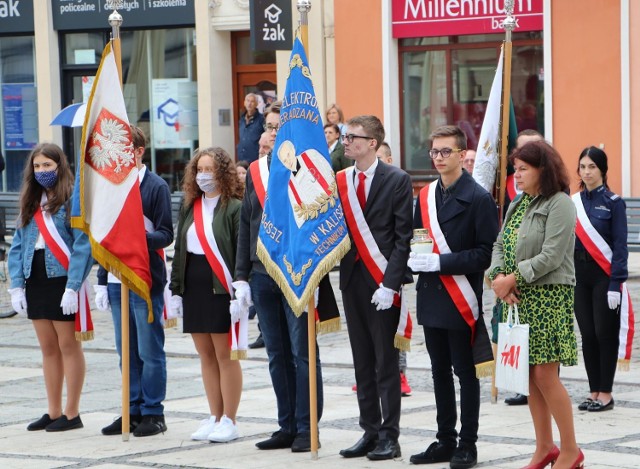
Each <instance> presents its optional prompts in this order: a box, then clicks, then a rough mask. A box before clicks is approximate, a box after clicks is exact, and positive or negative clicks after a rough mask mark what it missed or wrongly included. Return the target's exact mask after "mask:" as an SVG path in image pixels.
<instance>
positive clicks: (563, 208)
mask: <svg viewBox="0 0 640 469" xmlns="http://www.w3.org/2000/svg"><path fill="white" fill-rule="evenodd" d="M521 200H522V198H516V200H515V201H514V202H513V203H512V204H511V206H510V207H509V210H507V216H506V217H505V223H504V224H505V225H506V223H507V221H508V220H509V218H510V217H511V215H512V213H513V211H514V210H515V208H516V207H517V206H518V205H519V204H520V202H521ZM575 225H576V209H575V206H574V204H573V202H572V201H571V198H570V197H569V196H568V195H567V194H565V193H564V192H558V193H557V194H555V195H552V196H551V197H542V196H538V197H536V198H535V199H533V200H532V201H531V205H530V206H529V207H528V208H527V211H526V212H525V214H524V217H523V218H522V223H521V224H520V229H519V230H518V241H517V243H516V262H517V264H518V271H519V272H520V274H521V275H522V278H523V279H524V280H525V281H526V282H527V283H528V284H530V285H549V284H564V285H575V284H576V276H575V269H574V264H573V248H574V244H575ZM503 229H504V225H503ZM496 268H499V269H503V268H504V252H503V247H502V231H500V234H499V235H498V239H497V240H496V242H495V243H494V245H493V253H492V256H491V267H490V270H489V271H490V272H493V271H494V269H496Z"/></svg>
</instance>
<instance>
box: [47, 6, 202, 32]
mask: <svg viewBox="0 0 640 469" xmlns="http://www.w3.org/2000/svg"><path fill="white" fill-rule="evenodd" d="M194 1H195V0H128V1H127V0H125V1H123V2H122V4H123V5H122V7H121V8H118V12H119V13H120V14H121V15H122V17H123V19H124V22H123V23H122V27H123V28H143V27H150V26H188V25H193V24H195V6H194ZM106 3H107V2H106V1H105V0H51V6H52V12H53V28H54V29H56V30H66V31H69V30H78V29H83V30H84V29H108V28H110V26H109V22H108V18H109V15H110V14H111V12H112V11H113V9H109V8H107V5H106Z"/></svg>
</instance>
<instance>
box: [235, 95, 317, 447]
mask: <svg viewBox="0 0 640 469" xmlns="http://www.w3.org/2000/svg"><path fill="white" fill-rule="evenodd" d="M280 105H281V102H280V101H276V102H274V103H272V104H271V105H270V106H269V107H268V108H267V109H266V111H265V130H266V132H268V133H269V136H270V138H272V139H273V141H275V138H276V134H277V133H278V130H279V129H280ZM272 158H273V153H270V154H269V155H267V156H266V157H265V158H260V159H259V160H258V161H254V162H253V163H251V165H250V166H249V172H248V173H247V179H246V186H245V187H246V188H245V193H244V199H243V200H242V211H241V213H240V231H239V233H238V251H237V254H236V281H235V282H233V286H234V288H235V289H236V298H237V299H238V300H239V301H240V302H242V303H243V304H245V305H249V304H251V303H252V302H253V304H254V305H255V308H256V311H257V313H258V320H259V321H260V330H261V332H262V337H263V339H264V343H265V345H266V348H267V356H268V357H269V374H270V375H271V383H272V385H273V390H274V392H275V395H276V402H277V406H278V424H279V426H280V428H279V430H278V431H276V432H274V433H273V434H272V435H271V437H270V438H268V439H266V440H264V441H260V442H258V443H256V446H257V447H258V448H259V449H261V450H269V449H282V448H291V451H292V452H294V453H300V452H309V451H311V434H310V429H311V426H310V407H309V346H308V341H307V337H308V335H307V313H303V314H302V315H301V316H300V317H299V318H296V316H295V314H294V312H293V311H292V310H291V308H290V307H289V303H288V302H287V299H286V298H285V296H284V294H283V293H282V291H281V290H280V288H279V287H278V285H277V284H276V282H275V281H274V280H273V279H272V278H271V277H270V276H269V274H268V273H267V271H266V269H265V267H264V265H263V264H262V262H260V259H259V258H258V255H257V253H256V251H257V250H256V246H257V241H258V233H259V231H260V222H261V219H262V211H263V206H264V205H263V204H264V199H265V196H266V193H265V191H266V188H267V184H268V177H269V166H270V165H271V159H272ZM257 180H259V181H261V183H254V181H257ZM316 357H317V358H316V380H317V396H318V420H320V417H322V407H323V394H322V389H323V388H322V369H321V366H320V354H319V352H318V349H317V348H316Z"/></svg>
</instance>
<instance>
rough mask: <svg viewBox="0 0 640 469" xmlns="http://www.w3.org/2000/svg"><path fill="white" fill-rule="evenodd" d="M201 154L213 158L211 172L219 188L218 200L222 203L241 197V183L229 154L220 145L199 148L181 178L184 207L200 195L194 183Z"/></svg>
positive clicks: (199, 190)
mask: <svg viewBox="0 0 640 469" xmlns="http://www.w3.org/2000/svg"><path fill="white" fill-rule="evenodd" d="M203 156H210V157H211V158H213V174H214V179H215V181H216V184H217V186H218V188H219V189H220V202H221V203H222V204H223V205H224V204H226V203H227V202H228V201H229V199H232V198H236V199H241V198H242V195H243V194H242V184H241V183H240V181H239V180H238V173H237V172H236V165H235V163H234V162H233V160H232V159H231V157H230V156H229V154H228V153H227V152H226V151H224V150H223V149H222V148H220V147H209V148H202V149H200V148H199V149H197V150H196V151H195V152H194V154H193V158H192V159H191V161H189V164H188V165H187V167H186V168H185V170H184V177H183V178H182V190H183V191H184V202H183V204H184V207H185V208H188V207H190V206H191V205H192V204H193V201H194V200H196V199H197V198H198V197H200V196H201V195H202V190H201V189H200V187H198V184H197V183H196V174H198V161H200V158H202V157H203Z"/></svg>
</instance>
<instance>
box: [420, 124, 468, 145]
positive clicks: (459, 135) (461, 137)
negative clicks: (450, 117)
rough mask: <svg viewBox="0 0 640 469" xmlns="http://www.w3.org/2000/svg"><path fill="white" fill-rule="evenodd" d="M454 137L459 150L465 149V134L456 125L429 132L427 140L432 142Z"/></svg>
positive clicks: (444, 126) (443, 126)
mask: <svg viewBox="0 0 640 469" xmlns="http://www.w3.org/2000/svg"><path fill="white" fill-rule="evenodd" d="M442 137H455V138H456V145H458V148H459V149H460V150H466V149H467V134H465V133H464V132H463V131H462V129H461V128H460V127H458V126H457V125H442V126H440V127H438V128H437V129H435V130H434V131H433V132H431V135H430V136H429V138H430V139H431V140H432V141H433V140H434V139H436V138H442Z"/></svg>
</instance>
